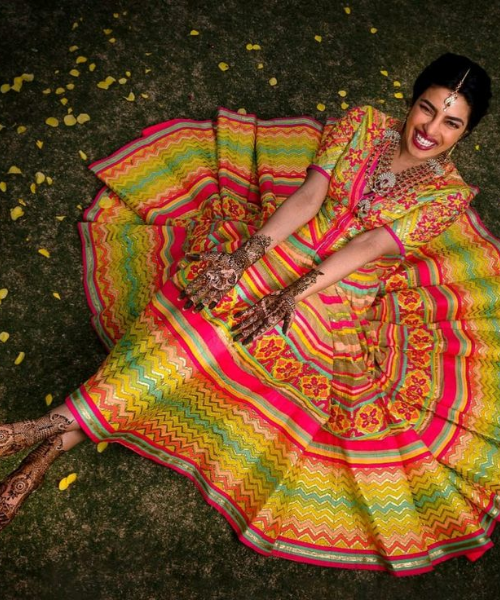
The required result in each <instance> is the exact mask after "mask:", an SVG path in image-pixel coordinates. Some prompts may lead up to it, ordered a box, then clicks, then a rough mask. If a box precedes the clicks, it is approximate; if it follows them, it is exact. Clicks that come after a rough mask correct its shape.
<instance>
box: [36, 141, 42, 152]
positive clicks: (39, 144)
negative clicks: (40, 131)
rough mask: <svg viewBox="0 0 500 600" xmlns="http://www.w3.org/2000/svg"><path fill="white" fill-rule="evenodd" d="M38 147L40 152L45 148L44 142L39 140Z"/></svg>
mask: <svg viewBox="0 0 500 600" xmlns="http://www.w3.org/2000/svg"><path fill="white" fill-rule="evenodd" d="M36 145H37V146H38V148H40V150H41V149H42V148H43V142H42V140H37V141H36Z"/></svg>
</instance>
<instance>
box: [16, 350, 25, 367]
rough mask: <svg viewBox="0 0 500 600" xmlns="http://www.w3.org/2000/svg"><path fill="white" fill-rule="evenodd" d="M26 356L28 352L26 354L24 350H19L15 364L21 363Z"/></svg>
mask: <svg viewBox="0 0 500 600" xmlns="http://www.w3.org/2000/svg"><path fill="white" fill-rule="evenodd" d="M25 356H26V354H24V352H19V354H18V355H17V358H16V360H15V361H14V364H15V365H20V364H21V363H22V362H23V360H24V357H25Z"/></svg>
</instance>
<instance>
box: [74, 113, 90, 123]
mask: <svg viewBox="0 0 500 600" xmlns="http://www.w3.org/2000/svg"><path fill="white" fill-rule="evenodd" d="M76 120H77V121H78V123H80V125H82V124H83V123H86V122H87V121H90V117H89V115H88V114H87V113H80V114H79V115H78V116H77V117H76Z"/></svg>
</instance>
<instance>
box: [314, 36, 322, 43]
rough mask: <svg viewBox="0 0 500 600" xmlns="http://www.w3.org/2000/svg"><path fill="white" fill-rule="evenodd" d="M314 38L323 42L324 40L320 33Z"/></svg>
mask: <svg viewBox="0 0 500 600" xmlns="http://www.w3.org/2000/svg"><path fill="white" fill-rule="evenodd" d="M314 39H315V40H316V41H317V42H318V43H321V42H322V41H323V38H322V37H321V36H320V35H315V36H314Z"/></svg>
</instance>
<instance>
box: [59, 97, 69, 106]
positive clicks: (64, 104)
mask: <svg viewBox="0 0 500 600" xmlns="http://www.w3.org/2000/svg"><path fill="white" fill-rule="evenodd" d="M59 102H60V103H61V104H62V105H63V106H66V104H68V99H67V98H61V99H60V100H59Z"/></svg>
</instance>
